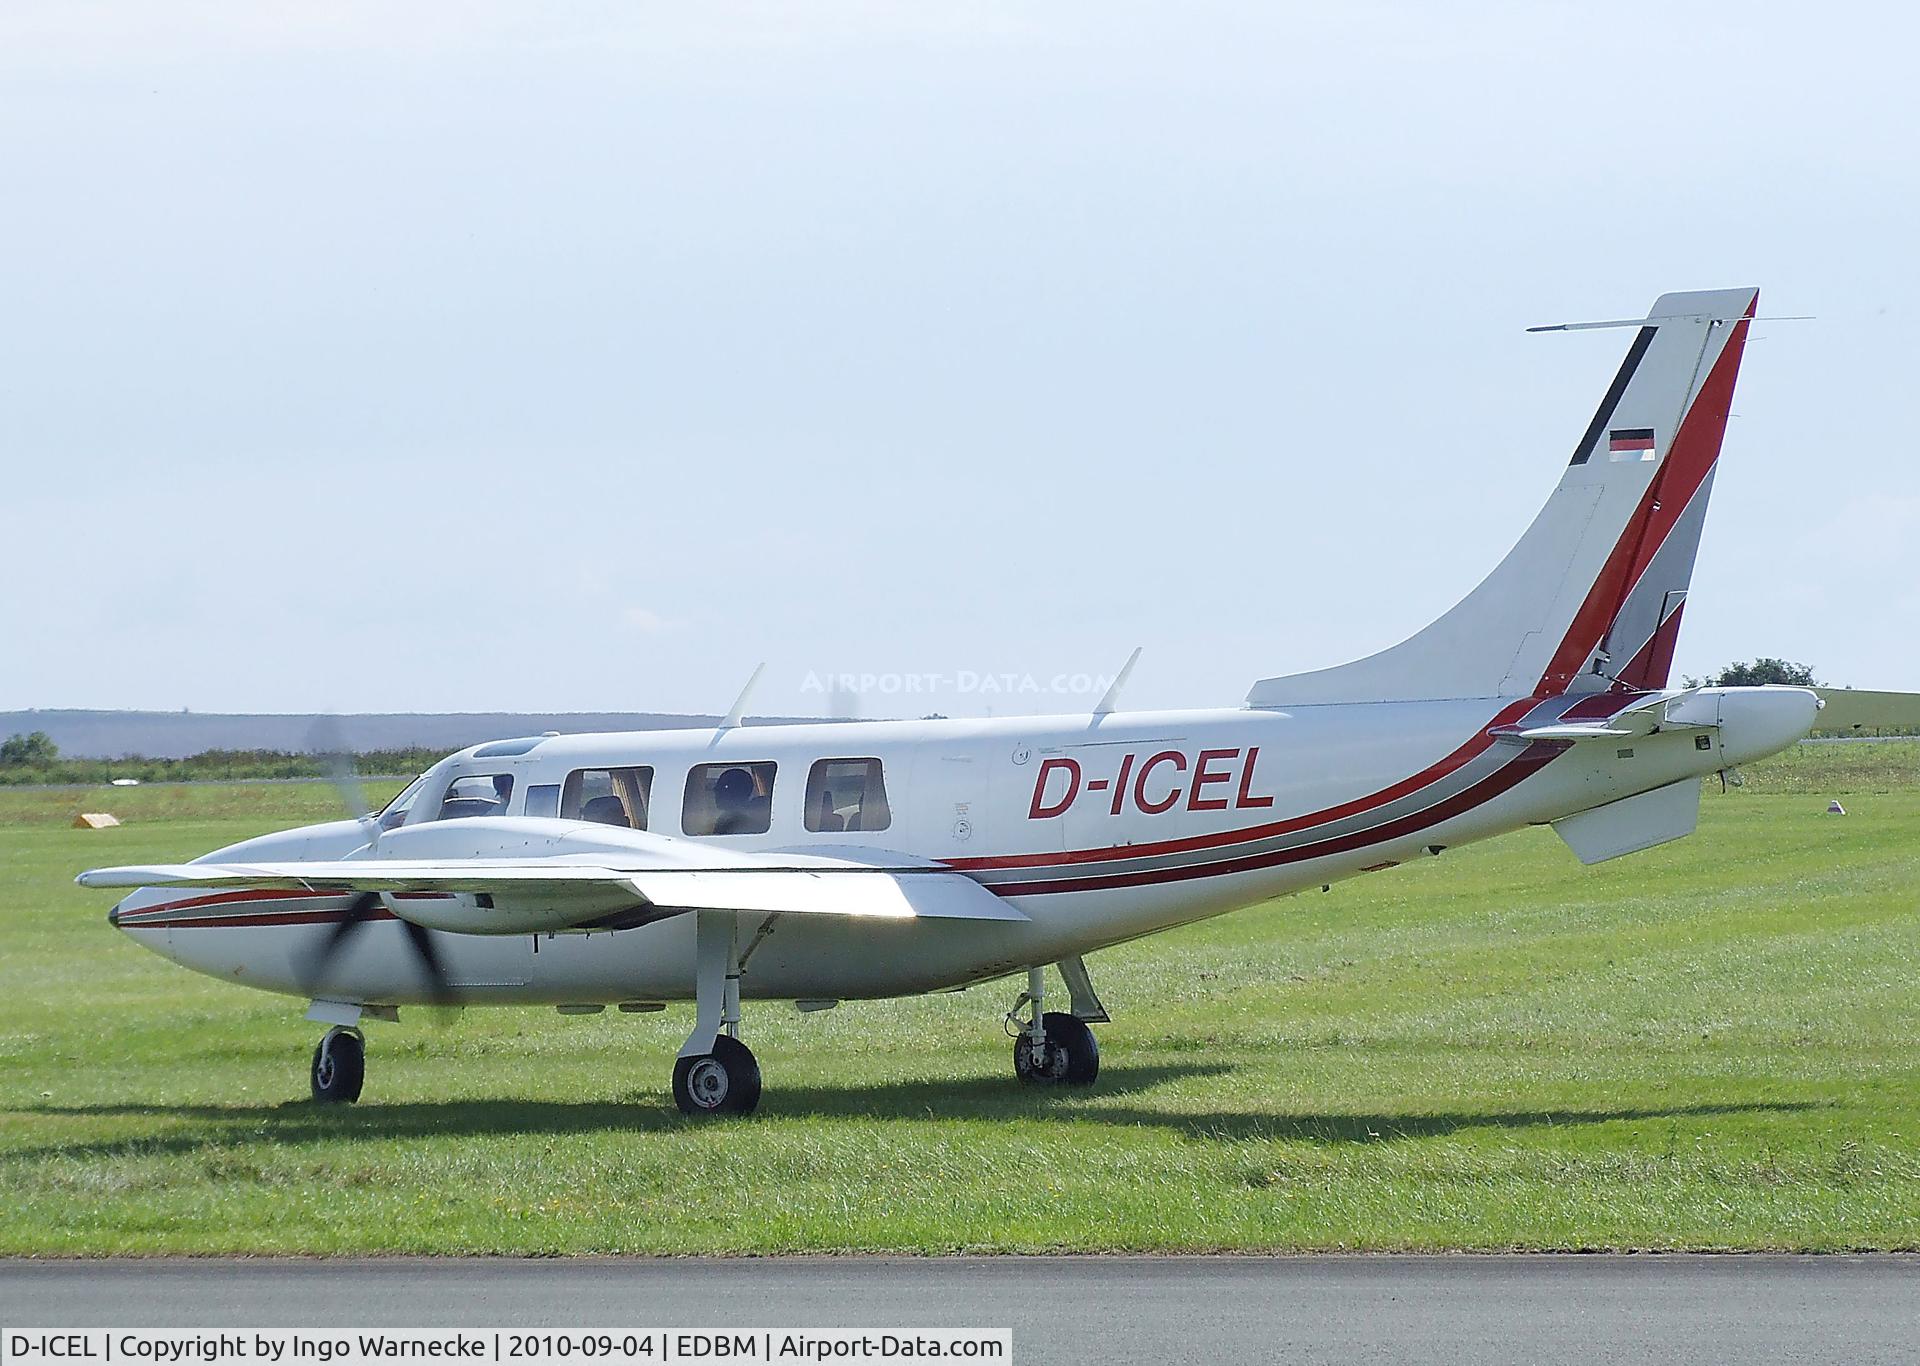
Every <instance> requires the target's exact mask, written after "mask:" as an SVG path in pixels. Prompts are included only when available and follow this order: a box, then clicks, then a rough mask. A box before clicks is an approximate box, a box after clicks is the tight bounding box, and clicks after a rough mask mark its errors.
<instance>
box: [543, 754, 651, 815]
mask: <svg viewBox="0 0 1920 1366" xmlns="http://www.w3.org/2000/svg"><path fill="white" fill-rule="evenodd" d="M652 796H653V770H652V769H651V768H645V767H640V768H576V769H575V770H574V771H573V772H571V773H569V774H568V775H567V781H566V786H565V787H563V788H562V789H561V792H560V818H561V819H562V820H569V821H593V822H595V823H597V824H600V825H621V826H625V827H626V828H627V829H629V830H645V829H646V828H647V805H648V802H649V801H650V800H651V798H652Z"/></svg>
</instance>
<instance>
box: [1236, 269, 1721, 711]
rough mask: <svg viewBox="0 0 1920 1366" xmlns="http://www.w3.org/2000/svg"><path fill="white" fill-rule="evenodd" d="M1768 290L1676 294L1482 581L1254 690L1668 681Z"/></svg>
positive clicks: (1259, 702) (1428, 691)
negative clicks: (1359, 646)
mask: <svg viewBox="0 0 1920 1366" xmlns="http://www.w3.org/2000/svg"><path fill="white" fill-rule="evenodd" d="M1758 299H1759V292H1758V291H1757V290H1752V289H1722V290H1703V291H1698V292H1694V293H1687V294H1663V295H1661V296H1660V298H1659V299H1658V300H1657V301H1656V302H1655V303H1654V305H1653V308H1652V310H1651V311H1650V312H1649V314H1648V316H1647V318H1646V320H1645V322H1644V323H1643V324H1642V325H1641V327H1640V330H1639V332H1638V333H1637V334H1636V335H1635V336H1634V339H1633V344H1632V345H1631V346H1630V347H1628V349H1627V358H1626V360H1625V361H1624V362H1622V364H1621V366H1620V371H1619V373H1618V374H1616V375H1615V376H1614V378H1613V383H1612V384H1611V385H1610V386H1609V387H1608V389H1607V393H1606V396H1605V397H1604V398H1602V399H1601V400H1600V407H1599V409H1598V411H1596V412H1595V413H1594V415H1593V421H1591V422H1590V423H1588V424H1587V429H1586V431H1585V432H1584V433H1583V434H1582V435H1581V437H1580V443H1579V445H1578V446H1576V447H1575V448H1574V452H1573V460H1572V463H1571V464H1569V465H1568V467H1567V471H1566V473H1565V474H1564V475H1563V476H1562V477H1561V480H1560V485H1559V487H1558V488H1556V489H1555V490H1554V491H1553V496H1552V497H1551V498H1549V499H1548V500H1547V505H1546V507H1544V508H1543V509H1541V512H1540V515H1539V516H1538V517H1537V518H1535V519H1534V523H1533V525H1532V526H1531V527H1529V528H1528V529H1527V533H1526V535H1524V536H1522V537H1521V538H1520V542H1519V544H1518V545H1516V546H1514V548H1513V549H1512V551H1510V552H1509V553H1508V555H1507V557H1506V559H1504V560H1502V561H1501V562H1500V565H1499V567H1498V568H1496V569H1495V570H1494V571H1493V573H1491V574H1489V575H1488V576H1487V577H1486V579H1485V580H1484V581H1483V582H1482V583H1481V584H1480V586H1479V587H1478V588H1476V589H1474V590H1473V592H1472V593H1470V594H1468V595H1467V597H1466V598H1465V599H1463V600H1462V601H1461V602H1460V603H1459V605H1458V606H1456V607H1454V608H1453V610H1452V611H1450V612H1448V613H1447V614H1446V615H1445V616H1443V617H1441V618H1440V619H1439V620H1438V621H1435V622H1434V623H1433V624H1432V625H1430V626H1428V627H1426V628H1425V629H1424V630H1422V631H1420V632H1418V633H1417V634H1415V635H1413V636H1411V637H1409V638H1408V639H1406V640H1404V641H1402V642H1401V643H1400V644H1398V645H1395V646H1393V647H1392V648H1391V649H1387V650H1382V651H1381V652H1380V653H1379V654H1376V655H1369V656H1367V657H1366V658H1365V659H1360V660H1355V661H1354V662H1353V663H1351V664H1342V665H1339V666H1338V667H1336V668H1331V669H1320V670H1317V671H1315V672H1313V673H1303V674H1293V675H1290V676H1288V677H1284V678H1266V679H1262V680H1261V681H1260V682H1258V683H1256V684H1254V685H1253V690H1252V692H1250V693H1249V694H1248V695H1247V704H1248V705H1249V706H1254V707H1284V706H1296V705H1306V704H1310V703H1315V702H1388V701H1409V700H1414V699H1420V698H1451V697H1528V696H1540V697H1545V696H1549V695H1552V694H1555V693H1562V692H1587V691H1600V690H1603V689H1607V688H1615V687H1622V686H1624V687H1632V688H1658V687H1663V686H1665V684H1666V681H1667V673H1668V670H1669V668H1670V667H1671V666H1672V662H1673V647H1674V642H1675V640H1676V639H1677V638H1678V636H1679V631H1680V614H1681V610H1682V608H1683V607H1684V606H1685V605H1686V597H1687V584H1688V582H1689V581H1690V580H1691V579H1692V577H1693V559H1694V552H1695V551H1696V550H1697V549H1698V548H1699V545H1700V529H1701V527H1702V525H1703V524H1704V523H1705V521H1706V515H1707V499H1708V497H1709V496H1710V495H1711V493H1712V491H1713V470H1714V464H1715V462H1716V461H1717V460H1718V459H1719V457H1720V440H1721V437H1722V436H1723V435H1724V434H1725V432H1726V426H1727V410H1728V406H1729V404H1730V403H1731V402H1732V399H1733V384H1734V379H1735V377H1736V376H1737V375H1738V373H1739V370H1740V355H1741V351H1742V350H1743V348H1744V347H1745V345H1746V339H1747V328H1748V325H1749V320H1750V319H1751V318H1752V317H1753V310H1754V305H1755V304H1756V303H1757V302H1758Z"/></svg>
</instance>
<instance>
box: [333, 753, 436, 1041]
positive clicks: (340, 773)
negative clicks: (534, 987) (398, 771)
mask: <svg viewBox="0 0 1920 1366" xmlns="http://www.w3.org/2000/svg"><path fill="white" fill-rule="evenodd" d="M307 746H308V748H309V749H310V750H311V751H312V752H313V753H314V754H315V755H316V756H317V757H318V758H319V759H320V760H321V761H322V762H323V763H324V764H325V765H326V769H327V779H328V781H329V782H331V783H332V784H333V790H334V791H335V792H336V793H338V794H339V797H340V805H341V806H342V808H344V809H345V811H346V813H347V816H348V818H349V819H351V820H355V821H358V822H359V823H360V828H361V829H362V830H363V831H365V832H366V836H367V850H368V853H369V854H372V853H373V852H374V851H375V849H376V848H377V846H378V845H379V843H380V834H381V830H380V822H379V820H378V819H377V818H376V817H375V816H374V813H373V809H372V808H371V807H370V806H369V805H368V804H367V798H366V793H365V792H364V791H363V790H362V789H361V786H360V774H359V772H358V771H357V770H356V769H355V767H354V760H353V752H352V750H350V749H349V748H348V747H347V743H346V739H345V737H344V736H343V735H342V734H341V730H340V723H339V721H338V720H337V719H335V718H334V717H332V716H320V717H316V718H315V720H314V723H313V726H312V728H311V729H310V730H309V731H308V732H307ZM390 916H392V912H391V911H390V910H389V909H388V907H387V903H386V901H385V899H384V898H383V897H382V896H381V895H380V894H379V893H378V892H363V893H361V894H360V895H359V896H357V897H355V898H354V899H353V901H352V903H351V904H349V905H348V907H347V910H346V914H345V915H344V916H342V917H341V918H340V920H338V921H337V922H335V924H334V926H333V929H332V930H331V931H330V932H329V933H328V935H327V937H326V938H325V939H323V940H321V941H320V943H319V944H317V945H316V946H314V948H313V949H312V950H311V951H310V952H309V954H308V955H307V960H306V962H305V963H303V964H302V965H301V968H300V979H301V981H302V982H304V983H306V984H307V985H308V986H309V988H313V987H318V986H321V985H323V984H324V983H325V982H326V980H327V977H328V974H329V973H330V971H331V970H332V968H333V966H334V964H335V963H336V962H337V961H338V960H339V958H340V955H341V954H343V953H345V952H346V951H347V949H348V948H349V947H350V946H351V945H352V943H353V941H354V940H355V939H356V938H358V937H359V935H360V932H361V931H362V930H364V929H366V927H367V926H368V925H370V924H372V923H373V922H375V921H378V920H384V919H387V918H389V917H390ZM396 918H397V917H396ZM399 923H400V928H401V931H402V932H403V933H404V934H405V935H406V939H407V944H408V946H409V947H410V948H411V949H412V951H413V956H414V959H415V961H416V962H417V963H418V965H419V968H420V975H421V976H422V977H424V978H425V979H426V982H427V999H428V1000H429V1001H430V1002H431V1003H432V1004H434V1005H436V1006H441V1007H447V1006H452V1005H454V1004H455V1003H456V997H455V994H454V990H453V983H452V981H451V979H450V978H449V977H448V976H447V969H446V965H445V963H444V962H442V960H441V957H440V946H439V944H438V943H437V942H435V939H434V934H433V931H432V930H430V929H428V928H427V927H426V926H424V925H416V924H414V923H413V922H412V921H411V920H407V919H404V918H399Z"/></svg>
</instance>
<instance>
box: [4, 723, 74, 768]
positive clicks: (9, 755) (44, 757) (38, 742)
mask: <svg viewBox="0 0 1920 1366" xmlns="http://www.w3.org/2000/svg"><path fill="white" fill-rule="evenodd" d="M59 757H60V746H58V745H56V744H54V743H53V737H52V736H51V735H49V734H47V733H46V732H45V731H44V730H36V731H35V732H34V733H33V734H31V735H9V736H8V737H7V738H6V739H5V740H0V764H6V765H9V766H12V765H24V764H50V763H52V762H53V761H54V760H55V759H58V758H59Z"/></svg>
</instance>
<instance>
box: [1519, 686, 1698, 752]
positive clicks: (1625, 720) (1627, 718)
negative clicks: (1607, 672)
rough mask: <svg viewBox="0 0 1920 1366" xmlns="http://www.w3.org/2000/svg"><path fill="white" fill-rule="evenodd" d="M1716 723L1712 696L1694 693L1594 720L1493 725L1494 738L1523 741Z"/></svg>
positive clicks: (1606, 736)
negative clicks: (1527, 724)
mask: <svg viewBox="0 0 1920 1366" xmlns="http://www.w3.org/2000/svg"><path fill="white" fill-rule="evenodd" d="M1718 724H1719V721H1718V712H1717V709H1716V708H1715V706H1714V705H1713V703H1712V699H1711V698H1705V697H1702V696H1700V695H1699V694H1698V693H1697V692H1693V691H1690V692H1683V693H1668V694H1661V695H1658V696H1654V697H1649V698H1645V699H1643V700H1641V701H1639V702H1635V703H1633V704H1631V705H1630V706H1626V707H1623V708H1621V709H1620V710H1619V711H1617V712H1615V713H1614V714H1613V715H1611V716H1608V717H1605V718H1602V719H1601V720H1597V721H1550V722H1546V723H1544V724H1542V725H1537V726H1526V725H1515V726H1495V727H1494V728H1493V729H1492V730H1490V731H1488V732H1487V734H1489V735H1491V736H1493V737H1494V738H1495V739H1496V740H1513V741H1517V742H1519V743H1521V744H1526V743H1529V742H1531V741H1534V740H1569V741H1580V740H1624V739H1635V738H1638V737H1641V736H1646V735H1652V734H1654V733H1655V732H1656V731H1666V730H1712V729H1713V728H1714V727H1715V726H1716V725H1718Z"/></svg>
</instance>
